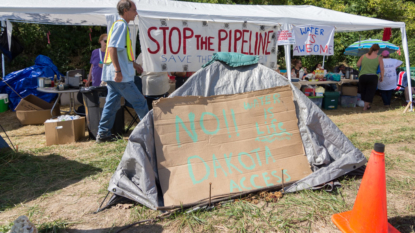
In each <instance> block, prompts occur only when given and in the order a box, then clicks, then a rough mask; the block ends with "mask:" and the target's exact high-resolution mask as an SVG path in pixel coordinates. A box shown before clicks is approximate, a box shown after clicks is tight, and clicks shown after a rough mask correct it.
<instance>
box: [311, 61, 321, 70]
mask: <svg viewBox="0 0 415 233" xmlns="http://www.w3.org/2000/svg"><path fill="white" fill-rule="evenodd" d="M317 69H319V70H323V66H322V65H321V63H317V65H315V66H314V67H313V70H312V71H315V70H317Z"/></svg>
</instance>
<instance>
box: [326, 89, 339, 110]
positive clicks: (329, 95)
mask: <svg viewBox="0 0 415 233" xmlns="http://www.w3.org/2000/svg"><path fill="white" fill-rule="evenodd" d="M339 97H340V93H339V92H337V91H330V92H328V91H327V92H326V93H324V99H323V108H324V109H326V110H333V109H337V105H338V104H339Z"/></svg>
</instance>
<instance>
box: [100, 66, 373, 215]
mask: <svg viewBox="0 0 415 233" xmlns="http://www.w3.org/2000/svg"><path fill="white" fill-rule="evenodd" d="M285 85H291V87H292V90H293V96H294V102H295V105H296V112H297V117H298V127H299V129H300V133H301V138H302V141H303V145H304V150H305V153H306V155H307V159H308V161H309V163H310V166H311V168H312V170H313V173H312V174H311V175H309V176H307V177H306V178H304V179H302V180H300V181H298V182H296V183H294V184H293V185H291V186H289V187H287V188H286V189H285V191H286V192H294V191H297V190H302V189H307V188H311V187H313V186H316V185H320V184H323V183H326V182H328V181H331V180H333V179H336V178H338V177H340V176H342V175H345V174H347V173H349V172H351V171H353V170H355V169H356V168H359V167H361V166H362V165H364V164H365V163H366V162H367V161H366V158H365V157H364V156H363V154H362V153H361V152H360V151H359V150H358V149H357V148H356V147H354V146H353V144H352V143H351V142H350V141H349V139H348V138H347V137H346V136H345V135H344V134H343V133H342V132H341V131H340V130H339V128H337V126H336V125H335V124H334V123H333V122H332V121H331V120H330V119H329V117H328V116H327V115H326V114H325V113H324V112H323V111H322V110H321V109H320V108H319V107H318V106H316V105H315V104H313V103H312V102H311V101H310V100H309V99H308V98H307V97H306V96H305V95H304V94H303V93H302V92H301V91H300V90H298V89H297V88H296V87H295V86H294V85H292V84H291V83H290V82H289V81H288V80H287V79H286V78H285V77H283V76H282V75H280V74H278V73H276V72H275V71H273V70H271V69H269V68H267V67H265V66H263V65H260V64H255V65H250V66H242V67H236V68H233V67H230V66H228V65H226V64H223V63H221V62H214V63H213V64H211V65H209V66H207V67H206V68H204V69H200V70H199V71H198V72H196V73H195V74H194V75H193V76H192V77H191V78H190V79H189V80H188V81H187V82H186V83H185V84H184V85H183V86H182V87H181V88H179V89H178V90H176V91H175V92H173V93H172V94H171V95H170V96H169V98H172V97H175V96H204V97H207V96H212V95H227V94H228V95H229V94H237V93H243V92H250V91H257V90H262V89H267V88H272V87H277V86H285ZM108 190H109V191H110V192H112V193H114V194H115V195H114V196H115V197H117V196H121V197H125V198H128V199H131V200H133V201H136V202H139V203H141V204H143V205H145V206H147V207H149V208H151V209H157V207H162V206H164V204H163V195H162V192H161V189H160V185H159V177H158V171H157V161H156V149H155V143H154V122H153V111H150V112H149V113H148V114H147V115H146V117H144V119H143V120H142V121H141V122H140V123H139V124H138V125H137V127H136V128H135V129H134V131H133V132H132V134H131V136H130V138H129V141H128V144H127V147H126V150H125V152H124V155H123V157H122V159H121V162H120V164H119V165H118V168H117V170H116V171H115V173H114V175H113V176H112V178H111V180H110V183H109V187H108ZM112 200H113V199H112Z"/></svg>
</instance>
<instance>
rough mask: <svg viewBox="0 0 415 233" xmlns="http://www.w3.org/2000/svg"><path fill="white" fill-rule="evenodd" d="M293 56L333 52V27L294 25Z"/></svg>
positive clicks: (331, 53) (329, 54) (330, 53)
mask: <svg viewBox="0 0 415 233" xmlns="http://www.w3.org/2000/svg"><path fill="white" fill-rule="evenodd" d="M294 34H295V45H294V49H293V51H294V56H305V55H326V56H331V55H333V54H334V27H332V26H315V25H303V26H295V27H294Z"/></svg>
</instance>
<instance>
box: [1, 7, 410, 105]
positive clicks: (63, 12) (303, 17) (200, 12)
mask: <svg viewBox="0 0 415 233" xmlns="http://www.w3.org/2000/svg"><path fill="white" fill-rule="evenodd" d="M117 2H118V0H71V1H66V0H20V1H16V0H2V1H1V2H0V21H6V20H9V21H12V22H29V23H40V24H57V25H102V26H104V25H108V24H112V22H113V20H114V19H115V17H114V15H117V12H116V7H115V6H116V4H117ZM134 2H135V3H136V6H137V11H138V14H139V17H149V18H160V19H181V20H197V21H214V22H245V21H246V22H247V23H253V24H260V25H262V24H263V25H267V24H272V25H275V24H280V25H281V26H283V27H285V28H288V27H290V25H305V24H307V25H310V24H311V25H327V26H334V27H335V29H336V32H352V31H366V30H376V29H383V28H385V27H390V28H399V29H400V30H401V34H402V46H403V51H404V53H405V63H406V69H407V70H406V71H407V74H408V85H409V87H410V85H411V82H410V63H409V55H408V43H407V37H406V29H405V23H403V22H394V21H388V20H382V19H376V18H370V17H364V16H358V15H352V14H347V13H342V12H338V11H333V10H329V9H325V8H320V7H315V6H275V5H224V4H206V3H193V2H179V1H170V0H134ZM111 15H112V16H111ZM133 37H134V36H133ZM134 38H135V37H134ZM289 51H290V46H289V45H285V54H286V55H285V56H286V66H287V67H290V66H291V64H290V52H289ZM287 71H288V77H291V74H290V73H291V70H290V69H287ZM410 98H411V99H410V100H411V101H412V96H411V97H410Z"/></svg>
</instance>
